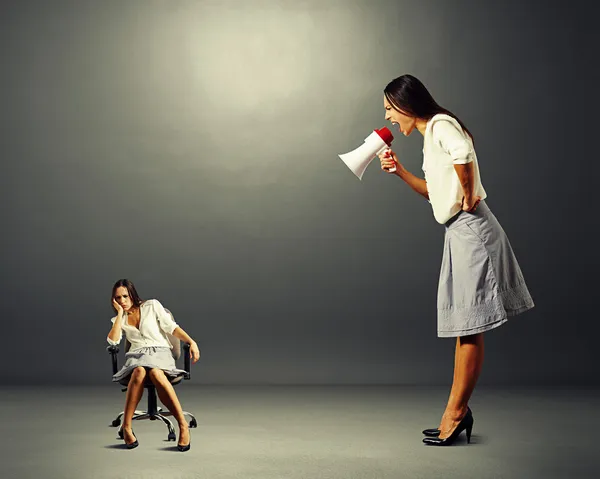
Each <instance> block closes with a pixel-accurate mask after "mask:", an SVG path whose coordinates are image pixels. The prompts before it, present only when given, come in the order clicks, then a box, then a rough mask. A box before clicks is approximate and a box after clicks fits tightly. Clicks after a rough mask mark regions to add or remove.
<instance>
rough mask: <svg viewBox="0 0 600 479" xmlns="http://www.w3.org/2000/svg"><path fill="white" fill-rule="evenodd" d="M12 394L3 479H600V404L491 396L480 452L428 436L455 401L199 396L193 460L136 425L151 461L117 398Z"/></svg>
mask: <svg viewBox="0 0 600 479" xmlns="http://www.w3.org/2000/svg"><path fill="white" fill-rule="evenodd" d="M1 394H2V395H1V399H0V411H2V412H1V418H0V419H1V421H2V431H3V432H2V442H3V444H2V447H1V448H0V451H1V452H0V464H1V467H0V469H1V473H0V475H1V477H2V478H3V479H9V478H15V479H17V478H18V479H21V478H43V479H52V478H61V479H69V478H73V479H92V478H144V479H151V478H161V479H163V478H196V477H197V478H211V479H212V478H215V479H217V478H248V479H250V478H257V479H271V478H286V479H288V478H289V479H296V478H307V479H316V478H319V479H320V478H323V479H334V478H336V479H337V478H339V479H342V478H343V479H352V478H369V479H370V478H394V479H398V478H428V479H432V478H444V479H448V478H454V477H456V478H478V479H483V478H524V479H533V478H545V479H550V478H567V477H569V478H597V477H600V460H599V456H600V454H599V453H598V452H597V451H598V447H597V445H596V444H595V443H594V441H595V440H596V437H597V435H596V431H597V430H598V428H599V426H600V413H599V409H600V391H598V390H568V389H537V390H522V389H521V390H519V389H510V390H507V389H495V390H492V389H485V388H480V389H479V390H478V391H476V393H475V395H474V397H473V399H472V401H471V408H472V410H473V415H474V418H475V425H474V428H473V438H472V443H471V444H469V445H467V443H466V440H465V439H464V434H463V436H462V437H461V440H460V442H459V443H458V444H457V445H455V446H452V447H448V448H439V447H427V446H425V445H423V444H422V442H421V439H422V436H421V430H422V429H423V428H425V427H435V426H437V423H438V419H439V414H441V409H442V408H443V406H444V403H445V400H446V399H447V390H446V389H442V388H420V387H401V386H398V387H372V386H371V387H355V386H352V387H341V386H339V387H321V386H316V387H283V386H273V387H268V386H265V387H258V386H257V387H216V386H198V385H188V384H185V385H183V386H181V387H180V388H178V394H179V397H180V399H181V402H182V404H183V407H184V409H186V410H188V411H190V412H192V413H194V414H195V415H196V417H197V419H198V428H197V429H192V449H191V451H189V452H186V453H180V452H177V451H176V450H175V449H174V443H172V442H171V443H169V442H167V441H166V439H167V429H166V427H165V425H164V424H162V423H161V422H159V421H140V422H137V423H134V431H135V432H136V434H137V437H138V439H139V442H140V447H138V448H137V449H134V450H126V449H123V445H122V444H123V443H122V441H120V440H118V439H116V428H112V427H109V425H110V422H111V420H112V419H113V417H114V416H116V414H117V413H118V412H119V411H120V410H121V409H122V406H123V401H124V397H125V395H124V393H122V392H121V391H120V389H119V388H118V387H117V386H116V385H113V384H110V385H107V386H106V387H96V388H93V387H91V388H90V387H87V388H84V387H81V388H76V387H73V388H16V387H12V388H3V389H2V390H1ZM141 406H143V408H145V396H144V398H143V399H142V403H141Z"/></svg>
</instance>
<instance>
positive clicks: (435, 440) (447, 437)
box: [423, 411, 474, 446]
mask: <svg viewBox="0 0 600 479" xmlns="http://www.w3.org/2000/svg"><path fill="white" fill-rule="evenodd" d="M473 423H474V420H473V415H472V414H471V412H470V411H467V413H466V414H465V415H464V416H463V418H462V419H461V420H460V421H458V423H456V426H455V427H454V428H453V429H451V430H450V431H446V430H442V431H441V433H440V437H426V438H424V439H423V442H424V443H425V444H427V445H428V446H450V445H451V444H453V443H454V441H455V440H456V438H457V437H458V436H459V435H460V433H461V432H463V431H466V433H467V443H470V442H471V431H472V430H473Z"/></svg>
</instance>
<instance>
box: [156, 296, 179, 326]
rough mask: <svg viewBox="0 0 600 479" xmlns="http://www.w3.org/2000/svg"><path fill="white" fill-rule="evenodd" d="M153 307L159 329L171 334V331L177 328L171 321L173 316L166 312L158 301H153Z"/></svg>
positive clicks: (173, 321)
mask: <svg viewBox="0 0 600 479" xmlns="http://www.w3.org/2000/svg"><path fill="white" fill-rule="evenodd" d="M153 306H154V311H155V313H156V319H157V320H158V324H159V325H160V329H162V330H163V331H164V332H165V333H167V334H173V331H175V329H176V328H178V327H179V325H178V324H177V323H176V322H175V320H174V319H173V316H171V315H170V314H169V313H168V312H167V310H166V309H165V308H164V306H163V305H162V304H160V301H158V300H157V299H155V300H153Z"/></svg>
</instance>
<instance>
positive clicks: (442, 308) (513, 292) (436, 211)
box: [379, 75, 534, 446]
mask: <svg viewBox="0 0 600 479" xmlns="http://www.w3.org/2000/svg"><path fill="white" fill-rule="evenodd" d="M383 102H384V107H385V119H386V120H388V121H390V122H391V123H392V124H393V125H397V126H398V128H399V130H400V132H401V133H403V134H404V136H408V135H410V134H411V133H412V132H413V130H415V129H416V130H417V131H418V132H419V133H421V134H422V135H423V138H424V145H423V172H424V174H425V179H424V180H423V179H421V178H418V177H416V176H414V175H413V174H412V173H409V172H408V171H407V170H406V169H405V168H404V166H402V164H400V162H399V161H398V158H397V156H396V154H395V153H394V152H393V151H392V150H390V149H388V150H386V151H385V152H383V153H381V154H380V155H379V159H380V161H381V168H382V169H383V170H384V171H387V172H388V173H390V174H395V175H396V176H399V177H400V178H401V179H402V180H404V182H405V183H407V184H408V185H409V186H410V187H411V188H412V189H413V190H414V191H416V192H417V193H419V194H420V195H422V196H424V197H425V198H426V199H427V200H428V201H429V202H430V203H431V206H432V209H433V215H434V217H435V219H436V221H437V222H438V223H440V224H443V225H444V226H445V236H444V252H443V258H442V267H441V272H440V279H439V285H438V297H437V311H438V314H437V317H438V319H437V322H438V325H437V333H438V337H442V338H448V337H455V338H456V350H455V358H454V379H453V382H452V389H451V391H450V397H449V399H448V403H447V405H446V410H445V411H444V413H443V415H442V419H441V421H440V424H439V427H438V428H436V429H426V430H424V431H423V434H424V435H425V436H427V437H425V438H424V439H423V442H425V443H426V444H428V445H436V446H443V445H450V444H452V443H453V442H454V440H455V439H456V438H457V437H458V435H459V434H460V433H461V432H462V431H463V430H465V431H466V434H467V441H470V437H471V430H472V428H473V422H474V421H473V414H472V412H471V409H470V408H469V406H468V403H469V398H470V397H471V394H472V392H473V389H474V388H475V384H476V383H477V379H478V377H479V374H480V372H481V366H482V363H483V333H484V332H485V331H489V330H491V329H494V328H497V327H498V326H500V325H502V324H504V323H505V322H506V321H507V319H508V317H510V316H515V315H517V314H519V313H522V312H524V311H526V310H528V309H531V308H533V306H534V303H533V300H532V298H531V295H530V294H529V291H528V289H527V286H526V284H525V280H524V278H523V274H522V273H521V269H520V267H519V264H518V262H517V259H516V257H515V255H514V253H513V250H512V248H511V245H510V242H509V240H508V238H507V236H506V233H505V232H504V230H503V229H502V226H501V225H500V223H499V222H498V220H497V219H496V217H495V216H494V215H493V214H492V212H491V211H490V208H489V207H488V205H487V204H486V202H485V199H486V197H487V195H486V192H485V190H484V188H483V185H482V183H481V177H480V174H479V166H478V162H477V156H476V155H475V150H474V147H473V145H474V143H473V139H472V136H471V133H470V132H469V130H468V129H467V128H466V127H465V125H464V124H463V123H462V122H461V121H460V120H459V119H458V118H457V117H456V116H454V115H453V114H452V113H451V112H450V111H448V110H446V109H445V108H443V107H441V106H440V105H438V104H437V103H436V101H435V100H434V99H433V97H432V96H431V94H430V93H429V91H428V90H427V89H426V88H425V86H424V85H423V83H421V81H419V80H418V79H417V78H415V77H414V76H412V75H402V76H400V77H398V78H396V79H395V80H393V81H391V82H390V83H389V84H388V85H387V86H386V87H385V89H384V101H383ZM394 166H395V167H396V170H395V171H394V172H390V170H392V169H393V167H394Z"/></svg>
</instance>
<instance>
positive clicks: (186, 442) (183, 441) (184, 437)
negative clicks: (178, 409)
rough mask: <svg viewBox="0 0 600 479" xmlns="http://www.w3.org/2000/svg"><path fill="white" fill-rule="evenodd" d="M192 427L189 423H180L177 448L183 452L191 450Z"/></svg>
mask: <svg viewBox="0 0 600 479" xmlns="http://www.w3.org/2000/svg"><path fill="white" fill-rule="evenodd" d="M190 440H191V438H190V429H189V427H188V425H187V423H183V424H180V425H179V441H178V442H177V449H179V450H180V451H182V452H185V451H189V449H190Z"/></svg>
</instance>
